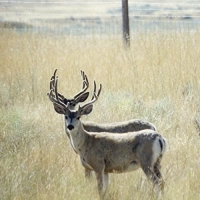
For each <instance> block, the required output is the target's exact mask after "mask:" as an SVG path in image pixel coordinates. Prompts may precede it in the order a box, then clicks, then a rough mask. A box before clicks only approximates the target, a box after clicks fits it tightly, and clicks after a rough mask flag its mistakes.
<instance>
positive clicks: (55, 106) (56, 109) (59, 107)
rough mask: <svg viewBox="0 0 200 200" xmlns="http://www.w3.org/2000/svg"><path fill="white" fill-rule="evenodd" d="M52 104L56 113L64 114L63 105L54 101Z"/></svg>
mask: <svg viewBox="0 0 200 200" xmlns="http://www.w3.org/2000/svg"><path fill="white" fill-rule="evenodd" d="M53 106H54V110H55V111H56V112H57V113H58V114H65V113H66V109H65V108H64V107H63V106H61V105H59V104H56V103H54V104H53Z"/></svg>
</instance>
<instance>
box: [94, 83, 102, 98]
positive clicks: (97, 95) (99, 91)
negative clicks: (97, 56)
mask: <svg viewBox="0 0 200 200" xmlns="http://www.w3.org/2000/svg"><path fill="white" fill-rule="evenodd" d="M101 89H102V84H100V87H99V90H98V93H97V94H96V82H95V81H94V93H93V96H92V99H91V100H93V99H94V98H95V96H96V97H97V99H98V98H99V95H100V93H101Z"/></svg>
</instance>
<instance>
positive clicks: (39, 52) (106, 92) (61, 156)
mask: <svg viewBox="0 0 200 200" xmlns="http://www.w3.org/2000/svg"><path fill="white" fill-rule="evenodd" d="M199 40H200V36H199V33H198V32H197V33H176V32H171V33H169V34H166V33H165V34H164V33H162V32H160V33H152V34H150V33H149V34H148V35H145V34H140V35H138V36H135V37H134V38H132V40H131V49H130V51H125V50H124V49H123V45H122V44H121V38H117V37H116V38H113V37H110V38H99V39H98V38H83V37H77V38H75V37H69V36H64V35H61V36H54V35H39V34H29V33H21V34H18V33H16V32H12V31H3V30H2V31H1V34H0V52H1V53H0V60H1V62H0V70H1V73H0V85H1V89H0V105H1V107H0V157H1V159H0V193H1V199H16V200H19V199H34V200H35V199H43V200H45V199H56V200H57V199H70V200H77V199H81V200H82V199H87V200H89V199H91V200H94V199H98V194H97V189H96V182H95V179H94V178H93V179H92V181H91V182H87V181H86V180H85V178H84V170H83V167H82V166H81V164H80V161H79V158H78V157H77V155H76V154H75V153H74V151H73V150H72V148H71V146H70V145H69V141H68V138H67V137H66V135H65V133H64V129H63V122H62V117H61V116H59V115H57V114H56V113H55V112H54V110H53V107H52V105H51V103H50V102H49V100H48V98H47V96H46V93H47V92H48V90H49V79H50V77H51V75H52V73H53V71H54V69H55V68H58V75H59V91H60V92H61V93H62V94H64V95H65V96H67V97H73V95H74V94H75V93H76V92H78V91H79V90H80V88H81V75H80V70H81V69H82V70H84V71H85V72H86V74H87V75H88V78H89V81H90V91H92V81H93V80H94V79H95V80H96V81H97V83H102V85H103V91H102V93H101V96H100V98H99V100H98V102H96V103H95V107H94V110H93V112H92V113H91V114H90V115H89V116H88V117H85V118H84V120H93V121H97V122H113V121H122V120H128V119H132V118H141V119H146V120H149V121H151V122H152V123H154V124H155V125H156V126H157V128H158V131H159V132H160V133H161V134H162V135H163V136H164V137H165V138H166V139H167V142H168V148H167V152H166V155H165V157H164V158H163V162H162V173H163V176H164V179H165V181H166V191H165V195H164V197H163V199H166V200H172V199H192V200H197V199H199V198H200V195H199V188H200V181H199V179H200V170H199V166H200V159H199V155H200V150H199V149H200V148H199V146H200V140H199V139H200V138H199V132H198V130H197V129H196V128H195V124H194V118H195V117H196V116H198V114H199V113H198V112H199V102H200V82H199V81H200V79H199V75H200V67H199V65H200V48H199V42H198V41H199ZM144 177H145V176H144V175H143V173H142V171H141V170H138V171H136V172H132V173H127V174H121V175H115V174H114V175H111V184H110V192H109V197H110V199H113V200H116V199H124V200H127V199H154V196H153V195H152V185H151V183H149V182H148V181H146V180H145V181H142V179H143V178H144ZM142 182H144V184H143V186H142Z"/></svg>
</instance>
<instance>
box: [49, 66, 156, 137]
mask: <svg viewBox="0 0 200 200" xmlns="http://www.w3.org/2000/svg"><path fill="white" fill-rule="evenodd" d="M56 72H57V69H55V71H54V74H53V76H52V77H51V79H50V91H51V90H56V91H57V81H56V79H57V80H58V76H56ZM81 76H82V79H83V86H82V90H81V91H80V92H78V93H77V94H76V95H75V96H74V97H73V98H65V97H64V95H62V94H60V93H58V98H59V100H60V101H61V102H63V103H64V104H65V105H67V103H69V108H70V109H74V108H75V107H76V106H77V105H78V103H82V102H84V101H85V100H86V99H87V98H88V96H89V92H86V90H87V89H88V87H89V81H88V78H87V75H86V74H85V72H84V71H82V70H81ZM95 90H96V84H95V82H94V91H95ZM83 126H84V129H85V130H87V131H89V132H91V131H96V132H112V133H126V132H129V131H139V130H143V129H152V130H155V131H156V127H155V125H154V124H152V123H150V122H148V121H144V120H141V119H131V120H128V121H122V122H113V123H105V124H100V123H96V122H92V121H84V122H83Z"/></svg>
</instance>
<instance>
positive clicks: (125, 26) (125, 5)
mask: <svg viewBox="0 0 200 200" xmlns="http://www.w3.org/2000/svg"><path fill="white" fill-rule="evenodd" d="M122 26H123V29H122V30H123V41H124V45H125V47H129V46H130V32H129V13H128V0H122Z"/></svg>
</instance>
